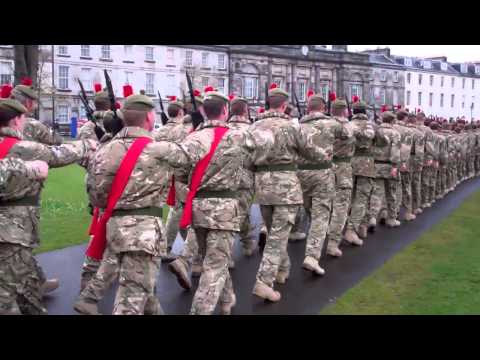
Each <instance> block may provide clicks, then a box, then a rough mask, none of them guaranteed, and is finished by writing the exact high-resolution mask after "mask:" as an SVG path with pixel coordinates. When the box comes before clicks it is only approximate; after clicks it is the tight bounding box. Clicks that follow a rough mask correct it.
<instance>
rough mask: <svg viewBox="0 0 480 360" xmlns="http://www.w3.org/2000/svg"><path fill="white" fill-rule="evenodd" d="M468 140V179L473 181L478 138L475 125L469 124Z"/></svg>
mask: <svg viewBox="0 0 480 360" xmlns="http://www.w3.org/2000/svg"><path fill="white" fill-rule="evenodd" d="M467 134H468V136H467V138H468V157H467V161H468V163H467V166H468V178H469V179H471V178H473V177H474V176H475V144H476V141H477V137H476V135H475V125H474V124H469V126H468V130H467Z"/></svg>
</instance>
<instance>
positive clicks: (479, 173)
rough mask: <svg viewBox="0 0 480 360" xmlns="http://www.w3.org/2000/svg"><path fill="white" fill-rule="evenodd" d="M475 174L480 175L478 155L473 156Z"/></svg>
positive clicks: (479, 157)
mask: <svg viewBox="0 0 480 360" xmlns="http://www.w3.org/2000/svg"><path fill="white" fill-rule="evenodd" d="M475 175H476V176H478V175H480V155H476V156H475Z"/></svg>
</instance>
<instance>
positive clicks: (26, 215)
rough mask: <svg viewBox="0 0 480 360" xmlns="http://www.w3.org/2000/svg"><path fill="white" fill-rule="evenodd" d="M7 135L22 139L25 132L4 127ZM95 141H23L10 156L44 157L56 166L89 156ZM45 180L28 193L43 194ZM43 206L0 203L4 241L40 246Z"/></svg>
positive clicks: (0, 235) (1, 239) (2, 134)
mask: <svg viewBox="0 0 480 360" xmlns="http://www.w3.org/2000/svg"><path fill="white" fill-rule="evenodd" d="M5 136H10V137H15V138H17V139H20V140H21V139H22V134H21V133H20V132H18V131H16V130H13V129H11V128H5V127H4V128H0V142H1V141H3V138H4V137H5ZM90 152H91V143H89V142H88V141H74V142H71V143H68V144H62V145H58V146H47V145H44V144H40V143H38V142H33V141H20V142H18V143H17V144H15V145H14V146H13V147H12V149H11V150H10V152H9V153H8V155H7V158H19V159H22V160H25V161H29V160H43V161H45V162H46V163H48V165H49V166H50V167H52V168H55V167H61V166H65V165H69V164H72V163H75V162H79V161H81V160H83V159H85V158H87V157H88V156H89V153H90ZM42 187H43V185H42V183H41V182H36V183H32V184H31V186H30V187H29V189H28V191H24V197H36V196H39V195H40V193H41V190H42ZM39 216H40V214H39V206H33V205H32V206H30V205H28V206H5V207H0V228H1V229H2V231H0V242H3V243H11V244H19V245H22V246H26V247H32V248H33V247H37V246H38V244H39V240H40V239H39V232H38V223H39Z"/></svg>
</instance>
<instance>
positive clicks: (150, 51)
mask: <svg viewBox="0 0 480 360" xmlns="http://www.w3.org/2000/svg"><path fill="white" fill-rule="evenodd" d="M145 60H147V61H153V47H151V46H145Z"/></svg>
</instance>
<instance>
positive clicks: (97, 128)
mask: <svg viewBox="0 0 480 360" xmlns="http://www.w3.org/2000/svg"><path fill="white" fill-rule="evenodd" d="M94 131H95V135H97V139H98V141H100V140H101V139H102V137H103V135H105V131H103V130H102V128H101V127H100V126H97V125H95V129H94Z"/></svg>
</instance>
